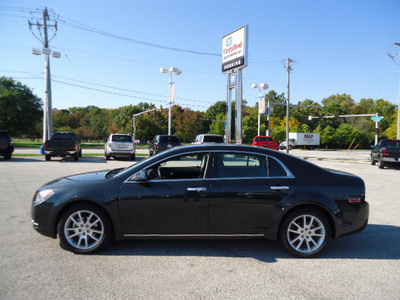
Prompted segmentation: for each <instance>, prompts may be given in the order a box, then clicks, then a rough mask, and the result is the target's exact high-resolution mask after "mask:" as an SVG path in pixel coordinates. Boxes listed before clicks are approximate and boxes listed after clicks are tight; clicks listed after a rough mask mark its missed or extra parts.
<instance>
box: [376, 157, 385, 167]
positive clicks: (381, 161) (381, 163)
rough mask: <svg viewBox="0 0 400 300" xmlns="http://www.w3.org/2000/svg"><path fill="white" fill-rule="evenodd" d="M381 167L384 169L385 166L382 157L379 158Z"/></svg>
mask: <svg viewBox="0 0 400 300" xmlns="http://www.w3.org/2000/svg"><path fill="white" fill-rule="evenodd" d="M378 167H379V169H383V168H384V167H385V162H384V161H383V160H382V159H379V166H378Z"/></svg>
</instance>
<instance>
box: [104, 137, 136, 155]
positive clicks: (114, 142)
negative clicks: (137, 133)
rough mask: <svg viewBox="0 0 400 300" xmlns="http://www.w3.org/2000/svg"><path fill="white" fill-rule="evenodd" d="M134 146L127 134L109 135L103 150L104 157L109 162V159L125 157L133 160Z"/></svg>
mask: <svg viewBox="0 0 400 300" xmlns="http://www.w3.org/2000/svg"><path fill="white" fill-rule="evenodd" d="M135 151H136V146H135V142H134V141H133V140H132V136H131V135H129V134H120V133H114V134H111V135H110V136H109V137H108V139H107V143H106V146H105V148H104V155H105V156H106V159H107V160H109V159H110V158H111V157H112V158H114V159H117V158H120V157H125V158H130V159H131V160H135Z"/></svg>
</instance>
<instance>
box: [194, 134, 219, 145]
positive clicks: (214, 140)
mask: <svg viewBox="0 0 400 300" xmlns="http://www.w3.org/2000/svg"><path fill="white" fill-rule="evenodd" d="M223 143H225V140H224V137H223V136H222V135H220V134H199V135H198V136H196V139H195V140H194V142H193V143H192V144H193V145H201V144H223Z"/></svg>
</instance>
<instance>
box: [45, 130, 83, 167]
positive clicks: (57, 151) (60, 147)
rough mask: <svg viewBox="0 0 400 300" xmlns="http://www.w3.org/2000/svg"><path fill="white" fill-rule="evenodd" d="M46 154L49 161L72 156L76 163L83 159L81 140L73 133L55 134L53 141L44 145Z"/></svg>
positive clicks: (48, 141)
mask: <svg viewBox="0 0 400 300" xmlns="http://www.w3.org/2000/svg"><path fill="white" fill-rule="evenodd" d="M44 152H45V155H46V160H47V161H49V160H51V158H52V157H56V156H59V157H65V156H72V157H73V158H74V160H75V161H77V160H79V157H82V148H81V143H80V140H79V138H78V136H77V135H76V134H75V133H73V132H55V133H54V134H53V136H52V137H51V139H50V140H47V141H46V142H45V143H44Z"/></svg>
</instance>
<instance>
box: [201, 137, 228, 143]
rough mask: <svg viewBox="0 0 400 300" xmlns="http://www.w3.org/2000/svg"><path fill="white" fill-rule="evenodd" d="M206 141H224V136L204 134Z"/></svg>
mask: <svg viewBox="0 0 400 300" xmlns="http://www.w3.org/2000/svg"><path fill="white" fill-rule="evenodd" d="M204 142H210V143H223V142H224V138H223V137H222V136H208V135H206V136H204Z"/></svg>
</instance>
